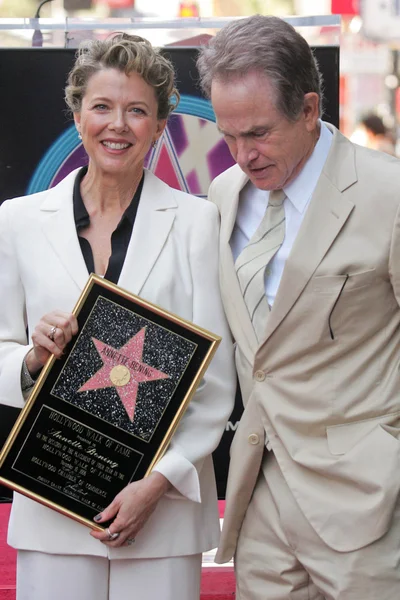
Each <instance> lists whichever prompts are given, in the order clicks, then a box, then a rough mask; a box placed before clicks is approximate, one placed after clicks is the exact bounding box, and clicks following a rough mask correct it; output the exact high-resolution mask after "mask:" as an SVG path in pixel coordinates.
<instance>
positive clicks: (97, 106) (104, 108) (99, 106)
mask: <svg viewBox="0 0 400 600" xmlns="http://www.w3.org/2000/svg"><path fill="white" fill-rule="evenodd" d="M94 108H95V109H96V110H107V108H108V107H107V105H106V104H96V105H95V107H94Z"/></svg>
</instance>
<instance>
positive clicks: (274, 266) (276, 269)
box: [230, 121, 333, 306]
mask: <svg viewBox="0 0 400 600" xmlns="http://www.w3.org/2000/svg"><path fill="white" fill-rule="evenodd" d="M320 125H321V134H320V137H319V140H318V142H317V143H316V145H315V148H314V150H313V153H312V154H311V156H310V158H309V159H308V161H307V162H306V164H305V165H304V167H303V169H302V170H301V171H300V173H299V174H298V176H297V177H296V178H295V179H294V181H292V182H291V183H289V185H287V186H285V187H284V188H283V190H284V192H285V194H286V198H285V200H284V209H285V218H286V227H285V239H284V241H283V244H282V246H281V247H280V249H279V250H278V252H277V253H276V254H275V256H274V258H273V259H272V260H271V262H270V264H269V267H268V269H267V270H266V271H267V272H266V275H265V293H266V296H267V299H268V304H269V305H270V306H272V305H273V303H274V300H275V296H276V293H277V291H278V287H279V283H280V281H281V277H282V273H283V269H284V267H285V263H286V260H287V258H288V256H289V254H290V251H291V249H292V247H293V244H294V241H295V239H296V236H297V234H298V232H299V229H300V225H301V223H302V221H303V218H304V215H305V213H306V210H307V207H308V205H309V203H310V200H311V196H312V194H313V192H314V189H315V186H316V185H317V181H318V179H319V177H320V175H321V173H322V169H323V167H324V164H325V161H326V159H327V156H328V153H329V149H330V147H331V143H332V137H333V136H332V133H331V132H330V131H329V129H328V128H327V126H326V125H325V124H324V123H323V122H322V121H320ZM268 200H269V192H268V191H264V190H259V189H258V188H256V187H255V186H254V185H253V184H252V183H251V181H248V182H247V184H246V185H245V186H244V188H243V189H242V191H241V192H240V195H239V206H238V212H237V215H236V223H235V227H234V228H233V232H232V236H231V239H230V245H231V249H232V254H233V258H234V260H236V259H237V257H238V256H239V254H240V253H241V251H242V250H243V248H244V247H245V246H246V244H247V243H248V241H249V240H250V238H251V236H252V235H253V234H254V232H255V231H256V229H257V227H258V226H259V224H260V222H261V220H262V218H263V216H264V213H265V211H266V208H267V206H268Z"/></svg>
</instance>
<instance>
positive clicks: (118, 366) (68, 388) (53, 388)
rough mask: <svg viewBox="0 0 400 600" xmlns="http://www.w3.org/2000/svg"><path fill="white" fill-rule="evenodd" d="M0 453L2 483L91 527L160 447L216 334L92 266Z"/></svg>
mask: <svg viewBox="0 0 400 600" xmlns="http://www.w3.org/2000/svg"><path fill="white" fill-rule="evenodd" d="M73 312H74V314H75V316H76V317H77V320H78V325H79V332H78V334H77V335H76V336H74V337H73V339H72V340H71V342H70V343H69V344H68V346H67V348H66V351H65V353H64V355H63V357H62V358H61V359H55V357H54V356H52V357H50V358H49V360H48V362H47V363H46V365H45V367H44V368H43V370H42V372H41V374H40V376H39V378H38V380H37V382H36V384H35V386H34V388H33V390H32V392H31V394H30V396H29V399H28V400H27V403H26V405H25V407H24V409H23V410H22V411H21V413H20V415H19V418H18V419H17V422H16V423H15V426H14V428H13V429H12V431H11V433H10V435H9V437H8V439H7V441H6V443H5V445H4V447H3V449H2V451H1V453H0V483H2V484H4V485H6V486H8V487H10V488H12V489H14V490H16V491H18V492H20V493H22V494H24V495H26V496H28V497H30V498H32V499H34V500H36V501H38V502H41V503H42V504H45V505H46V506H49V507H50V508H53V509H55V510H57V511H59V512H61V513H63V514H65V515H67V516H69V517H71V518H73V519H75V520H77V521H79V522H81V523H83V524H85V525H87V526H89V527H91V528H92V529H104V528H105V527H107V524H102V525H98V524H96V523H95V522H94V521H93V517H94V516H95V515H96V514H98V513H99V512H101V511H102V510H103V509H104V508H105V507H106V506H108V504H109V503H110V502H111V501H112V500H113V499H114V497H115V496H116V494H117V493H118V492H119V491H120V490H121V489H122V488H124V487H125V486H126V485H127V484H129V483H130V482H132V481H136V480H138V479H141V478H143V477H146V476H147V475H148V474H149V473H150V472H151V470H152V468H153V467H154V465H155V464H156V463H157V461H158V460H159V459H160V458H161V457H162V455H163V454H164V452H165V450H166V449H167V447H168V444H169V442H170V440H171V437H172V435H173V433H174V431H175V429H176V428H177V426H178V424H179V421H180V419H181V417H182V416H183V414H184V412H185V409H186V408H187V406H188V404H189V401H190V399H191V397H192V396H193V394H194V392H195V390H196V388H197V386H198V384H199V382H200V381H201V379H202V377H203V375H204V373H205V371H206V369H207V367H208V365H209V363H210V361H211V359H212V357H213V355H214V353H215V351H216V349H217V347H218V344H219V342H220V338H219V337H218V336H216V335H214V334H212V333H210V332H208V331H206V330H204V329H201V328H200V327H197V326H196V325H194V324H193V323H190V322H188V321H185V320H183V319H181V318H180V317H178V316H176V315H174V314H172V313H169V312H166V311H165V310H163V309H162V308H160V307H158V306H156V305H154V304H151V303H150V302H147V301H145V300H143V299H141V298H139V297H138V296H135V295H133V294H131V293H129V292H127V291H125V290H123V289H121V288H119V287H117V286H116V285H114V284H112V283H110V282H108V281H106V280H104V279H102V278H100V277H98V276H96V275H91V276H90V278H89V280H88V282H87V284H86V286H85V289H84V290H83V292H82V294H81V296H80V298H79V300H78V302H77V304H76V306H75V308H74V311H73Z"/></svg>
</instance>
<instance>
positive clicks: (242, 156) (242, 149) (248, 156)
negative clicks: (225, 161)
mask: <svg viewBox="0 0 400 600" xmlns="http://www.w3.org/2000/svg"><path fill="white" fill-rule="evenodd" d="M257 156H258V152H257V150H256V149H255V147H254V145H253V143H252V141H251V140H250V139H247V138H246V139H239V140H237V152H236V162H237V163H238V164H239V165H240V166H241V167H247V166H248V164H249V163H251V162H252V161H253V160H255V159H256V158H257Z"/></svg>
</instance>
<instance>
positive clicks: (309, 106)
mask: <svg viewBox="0 0 400 600" xmlns="http://www.w3.org/2000/svg"><path fill="white" fill-rule="evenodd" d="M303 114H304V120H305V123H306V127H307V130H308V131H313V130H314V129H315V128H316V126H317V122H318V119H319V117H320V114H319V96H318V94H317V93H316V92H308V93H307V94H304V107H303Z"/></svg>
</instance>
